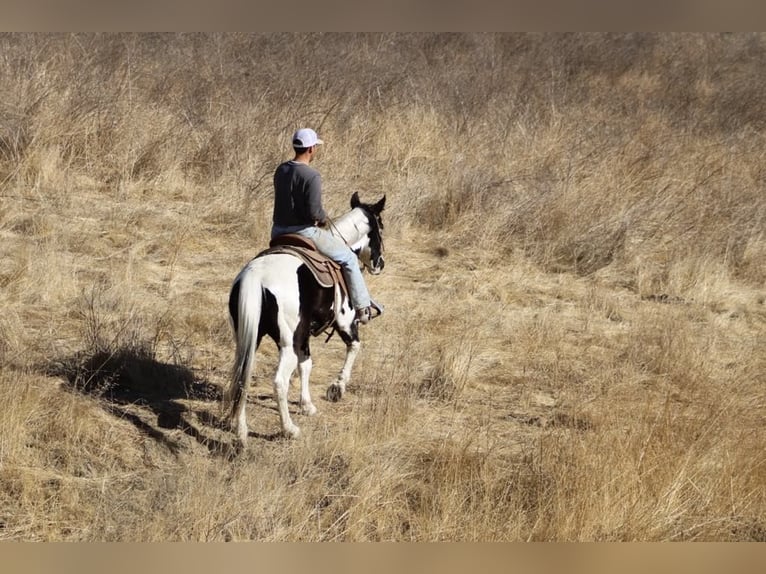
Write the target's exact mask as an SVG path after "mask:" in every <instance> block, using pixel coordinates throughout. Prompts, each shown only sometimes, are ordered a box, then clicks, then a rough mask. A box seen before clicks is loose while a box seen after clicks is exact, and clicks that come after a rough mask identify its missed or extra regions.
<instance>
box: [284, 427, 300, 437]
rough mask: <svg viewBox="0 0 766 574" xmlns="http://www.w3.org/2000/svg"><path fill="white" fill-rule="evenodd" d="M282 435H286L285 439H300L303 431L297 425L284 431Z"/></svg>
mask: <svg viewBox="0 0 766 574" xmlns="http://www.w3.org/2000/svg"><path fill="white" fill-rule="evenodd" d="M282 434H283V435H285V438H298V437H300V436H301V429H299V428H298V427H297V426H295V425H292V426H290V427H288V428H286V429H283V430H282Z"/></svg>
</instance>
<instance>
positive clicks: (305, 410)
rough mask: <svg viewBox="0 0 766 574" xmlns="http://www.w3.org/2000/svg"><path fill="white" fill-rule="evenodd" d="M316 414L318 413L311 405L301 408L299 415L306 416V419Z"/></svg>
mask: <svg viewBox="0 0 766 574" xmlns="http://www.w3.org/2000/svg"><path fill="white" fill-rule="evenodd" d="M317 412H319V411H317V408H316V407H315V406H314V405H312V404H308V405H305V406H301V414H303V415H306V416H308V417H313V416H314V415H316V414H317Z"/></svg>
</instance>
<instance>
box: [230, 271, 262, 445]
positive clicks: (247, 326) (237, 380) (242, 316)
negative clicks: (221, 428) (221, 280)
mask: <svg viewBox="0 0 766 574" xmlns="http://www.w3.org/2000/svg"><path fill="white" fill-rule="evenodd" d="M262 300H263V293H262V285H261V280H260V277H259V276H258V273H257V272H255V271H253V270H252V269H251V268H249V267H246V268H245V269H244V270H243V271H242V272H241V273H240V274H239V276H238V277H237V279H236V280H235V281H234V284H233V285H232V288H231V292H230V293H229V314H230V316H231V320H232V326H233V327H234V338H235V339H236V343H237V351H236V356H235V359H234V367H233V369H232V377H231V385H230V386H229V391H228V393H227V396H226V399H227V401H226V403H227V404H226V408H227V410H228V407H230V408H231V410H229V416H230V422H231V423H232V425H233V426H234V425H235V424H237V422H238V420H239V421H240V424H238V426H239V429H238V430H239V432H240V433H245V434H246V433H247V429H246V428H244V429H243V428H241V427H242V426H244V409H245V403H246V402H247V401H246V399H247V388H248V386H249V385H250V375H251V373H252V370H253V366H254V364H255V350H256V347H257V342H258V324H259V323H260V320H261V305H262Z"/></svg>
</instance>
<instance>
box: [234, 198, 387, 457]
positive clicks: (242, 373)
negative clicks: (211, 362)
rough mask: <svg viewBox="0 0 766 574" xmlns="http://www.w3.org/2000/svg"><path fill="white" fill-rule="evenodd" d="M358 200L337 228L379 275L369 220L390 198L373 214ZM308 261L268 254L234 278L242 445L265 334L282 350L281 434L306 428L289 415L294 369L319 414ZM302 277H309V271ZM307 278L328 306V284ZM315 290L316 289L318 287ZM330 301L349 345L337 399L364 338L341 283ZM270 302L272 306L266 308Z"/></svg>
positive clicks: (277, 387)
mask: <svg viewBox="0 0 766 574" xmlns="http://www.w3.org/2000/svg"><path fill="white" fill-rule="evenodd" d="M354 198H355V199H356V201H355V199H354ZM354 198H352V203H351V204H352V207H353V206H355V205H356V207H353V209H352V210H351V211H350V212H348V213H347V214H346V215H344V216H342V217H341V218H339V219H338V220H337V221H335V222H334V225H333V227H332V231H333V234H335V235H338V236H339V237H342V238H343V239H344V240H345V241H346V243H347V244H348V245H349V246H350V247H351V248H352V249H353V250H354V251H355V252H356V253H357V254H358V255H359V259H360V262H361V263H362V264H364V266H365V268H367V269H368V270H369V271H370V272H371V273H373V274H377V273H379V272H380V270H381V269H382V256H381V255H380V252H379V250H378V252H377V253H373V251H372V250H371V249H370V233H371V231H373V229H376V228H377V227H378V226H377V225H373V224H371V223H370V221H369V218H370V217H375V216H378V215H379V213H380V211H381V210H382V209H383V205H384V202H385V198H383V200H381V202H379V204H376V205H375V206H372V209H373V210H374V209H375V208H379V209H378V211H377V212H374V211H373V212H370V208H371V206H365V208H366V209H364V208H362V207H359V205H360V204H359V201H358V197H357V196H356V194H354ZM378 233H379V231H378ZM302 265H303V262H302V261H301V259H299V258H298V257H296V256H293V255H289V254H285V253H273V254H266V255H263V256H261V257H257V258H255V259H253V260H252V261H250V262H249V263H248V264H247V265H245V267H244V268H243V269H242V270H241V271H240V273H239V274H238V275H237V278H236V279H235V280H234V284H233V286H232V295H231V297H232V300H231V301H230V312H231V314H232V322H233V326H234V330H235V339H236V344H237V350H236V358H235V365H234V373H233V377H232V381H231V385H230V388H229V391H228V393H227V399H228V401H229V402H230V403H231V410H230V413H229V422H230V424H231V426H232V428H233V429H234V430H235V432H236V434H237V437H238V439H239V441H240V443H241V444H242V445H244V444H245V442H246V441H247V436H248V428H247V421H246V413H245V406H246V402H247V401H246V397H247V389H248V386H249V382H250V377H251V373H252V368H253V365H254V361H255V351H256V349H257V348H258V344H259V343H260V340H261V338H262V337H263V336H264V335H267V334H268V335H269V336H271V338H273V339H274V340H275V342H276V344H277V346H278V348H279V364H278V367H277V371H276V374H275V376H274V382H273V386H274V395H275V399H276V401H277V405H278V408H279V417H280V421H281V424H282V433H283V434H284V435H285V436H288V437H293V438H295V437H297V436H299V434H300V429H299V428H298V426H297V425H295V424H294V423H293V421H292V419H291V417H290V412H289V409H288V402H287V392H288V388H289V386H290V379H291V378H292V375H293V373H294V371H295V369H296V367H297V368H298V373H299V376H300V381H301V391H300V407H301V412H302V413H303V414H305V415H314V414H316V413H317V409H316V407H315V406H314V404H313V402H312V401H311V394H310V392H309V377H310V375H311V368H312V359H311V354H310V350H309V344H308V339H309V338H310V333H309V331H308V326H309V324H310V318H311V313H312V309H305V308H302V305H301V303H302V301H303V303H304V307H306V306H308V305H307V301H306V297H307V295H306V294H305V293H303V294H302V293H301V285H302V283H301V273H300V268H301V266H302ZM303 276H304V277H308V275H307V274H306V273H304V274H303ZM303 281H304V283H303V287H304V290H309V291H311V295H312V297H313V299H312V301H313V300H314V299H316V300H317V301H318V300H319V299H323V302H324V303H325V304H326V307H327V308H329V302H330V301H329V295H330V294H329V293H328V292H327V291H326V290H325V291H322V289H321V288H319V287H318V286H317V285H315V284H310V279H303ZM235 289H236V291H235ZM314 289H316V290H317V291H316V292H313V290H314ZM302 297H303V299H302ZM332 303H333V307H332V309H333V311H334V315H333V319H334V328H335V329H336V331H337V332H338V333H339V335H340V336H341V338H342V339H343V341H344V342H345V343H346V358H345V361H344V363H343V367H342V368H341V370H340V373H339V374H338V376H337V378H336V380H335V381H334V382H333V383H332V384H331V385H330V387H329V388H328V390H327V395H328V398H330V399H331V400H338V399H339V398H340V397H342V395H343V394H344V393H345V391H346V386H347V385H348V382H349V380H350V378H351V369H352V368H353V365H354V361H355V359H356V356H357V354H358V353H359V348H360V342H359V336H358V324H357V323H356V321H355V312H354V309H353V308H352V307H351V304H350V302H349V300H348V297H347V296H346V295H345V294H344V293H343V292H342V291H341V289H340V287H339V286H335V288H334V293H333V294H332ZM232 304H235V305H236V310H234V308H233V307H231V305H232ZM264 306H266V307H267V308H266V309H264ZM326 310H327V309H325V312H326ZM235 315H236V316H235Z"/></svg>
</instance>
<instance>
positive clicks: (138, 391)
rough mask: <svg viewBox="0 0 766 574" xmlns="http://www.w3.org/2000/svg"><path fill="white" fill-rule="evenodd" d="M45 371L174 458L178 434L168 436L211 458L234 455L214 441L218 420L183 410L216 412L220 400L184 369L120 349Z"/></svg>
mask: <svg viewBox="0 0 766 574" xmlns="http://www.w3.org/2000/svg"><path fill="white" fill-rule="evenodd" d="M44 370H45V372H46V373H47V374H49V375H53V376H58V377H62V378H63V379H64V380H65V381H66V382H67V384H68V386H69V388H70V389H71V390H72V391H73V392H78V393H82V394H86V395H90V396H95V397H98V398H100V399H101V401H102V403H103V406H104V408H105V409H106V410H107V411H108V412H110V413H112V414H113V415H115V416H118V417H120V418H122V419H124V420H127V421H129V422H131V423H132V424H133V425H135V427H136V428H137V429H138V430H139V431H141V432H142V433H143V434H145V435H146V436H149V437H151V438H153V439H155V440H157V441H158V442H160V443H161V444H163V445H165V446H166V447H167V448H168V449H169V450H170V451H172V452H173V453H178V452H179V451H180V450H181V449H182V448H183V443H182V440H181V439H180V438H178V437H177V434H176V436H174V433H172V432H170V433H169V432H167V431H168V430H175V429H180V430H181V431H183V432H184V433H185V434H186V435H188V436H190V437H192V438H193V439H195V440H196V441H197V442H198V443H199V444H201V445H203V446H205V447H206V448H207V449H208V450H209V451H210V452H211V453H215V454H220V455H223V456H232V455H233V454H235V452H234V451H235V450H236V449H235V447H234V446H232V444H231V441H229V440H220V439H219V438H216V436H217V435H220V434H221V432H220V430H221V429H222V428H223V425H222V421H221V420H220V419H218V417H216V416H215V415H213V414H211V413H210V412H209V410H207V409H204V408H201V409H195V408H194V407H192V406H190V405H188V404H184V401H185V402H189V401H209V402H215V403H216V405H215V406H216V407H217V403H220V400H221V390H220V388H219V387H218V386H217V385H214V384H212V383H210V382H208V381H206V380H203V379H200V378H198V377H197V376H195V374H194V372H193V371H192V370H191V369H188V368H187V367H184V366H180V365H174V364H169V363H163V362H161V361H158V360H156V359H155V358H154V356H153V354H152V353H151V352H149V351H147V350H145V349H143V348H140V347H139V348H131V347H125V348H120V349H117V350H111V351H96V352H94V353H84V352H83V353H78V354H76V355H74V356H72V357H68V358H65V359H63V360H58V361H55V362H53V363H51V364H49V365H47V366H46V368H45V369H44ZM217 431H218V432H217ZM266 438H268V437H266Z"/></svg>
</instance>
